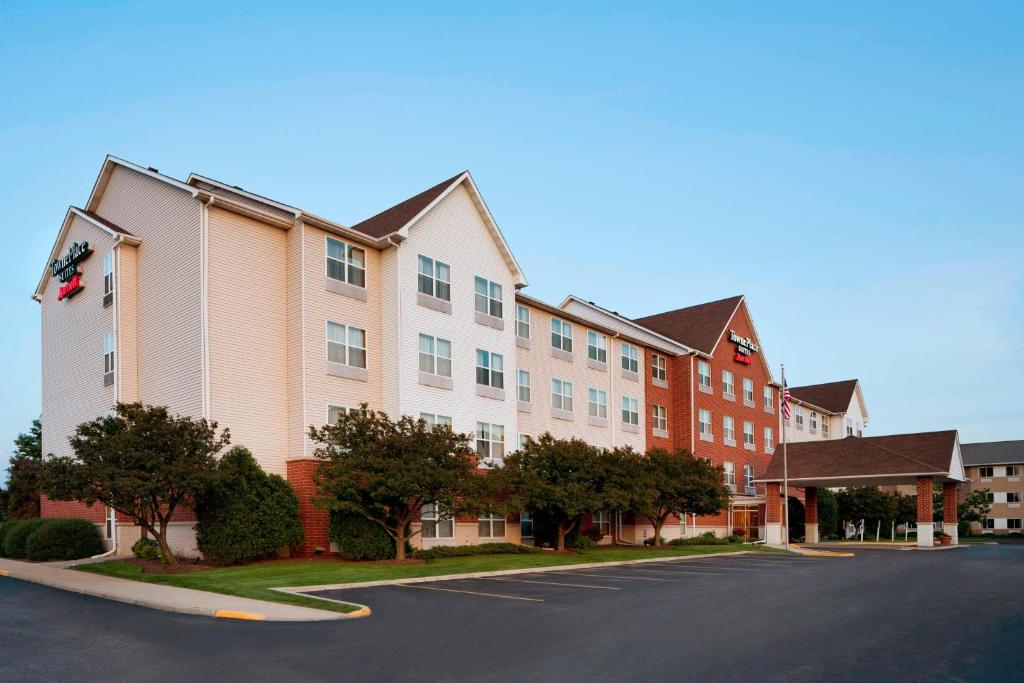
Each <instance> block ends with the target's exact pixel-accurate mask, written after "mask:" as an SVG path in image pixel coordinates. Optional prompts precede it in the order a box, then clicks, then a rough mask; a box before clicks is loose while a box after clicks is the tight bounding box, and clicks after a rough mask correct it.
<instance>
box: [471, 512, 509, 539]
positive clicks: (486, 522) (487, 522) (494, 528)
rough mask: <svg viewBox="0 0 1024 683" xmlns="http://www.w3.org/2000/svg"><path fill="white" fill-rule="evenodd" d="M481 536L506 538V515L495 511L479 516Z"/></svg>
mask: <svg viewBox="0 0 1024 683" xmlns="http://www.w3.org/2000/svg"><path fill="white" fill-rule="evenodd" d="M477 523H478V524H479V532H480V538H505V517H504V516H502V515H496V514H494V513H493V512H488V513H487V514H484V515H480V516H479V517H477Z"/></svg>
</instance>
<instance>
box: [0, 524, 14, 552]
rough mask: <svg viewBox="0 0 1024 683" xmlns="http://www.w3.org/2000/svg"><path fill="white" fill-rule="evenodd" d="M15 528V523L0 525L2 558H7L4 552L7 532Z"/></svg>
mask: <svg viewBox="0 0 1024 683" xmlns="http://www.w3.org/2000/svg"><path fill="white" fill-rule="evenodd" d="M13 526H14V522H13V521H10V522H4V523H2V524H0V557H7V554H6V553H5V552H4V538H5V537H6V536H7V532H8V530H9V529H11V528H12V527H13Z"/></svg>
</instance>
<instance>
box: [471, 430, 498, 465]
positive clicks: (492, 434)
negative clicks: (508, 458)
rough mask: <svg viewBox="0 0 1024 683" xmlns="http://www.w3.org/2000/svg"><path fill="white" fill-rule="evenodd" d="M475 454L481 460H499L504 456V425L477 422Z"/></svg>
mask: <svg viewBox="0 0 1024 683" xmlns="http://www.w3.org/2000/svg"><path fill="white" fill-rule="evenodd" d="M476 454H477V455H478V456H480V458H481V459H482V460H486V461H490V462H495V461H497V462H501V460H503V459H504V458H505V426H504V425H496V424H491V423H490V422H477V423H476Z"/></svg>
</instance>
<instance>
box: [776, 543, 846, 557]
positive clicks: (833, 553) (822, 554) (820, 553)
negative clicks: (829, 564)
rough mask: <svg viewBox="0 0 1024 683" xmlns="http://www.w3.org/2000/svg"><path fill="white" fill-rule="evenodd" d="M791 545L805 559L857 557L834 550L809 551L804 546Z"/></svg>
mask: <svg viewBox="0 0 1024 683" xmlns="http://www.w3.org/2000/svg"><path fill="white" fill-rule="evenodd" d="M790 545H791V546H792V547H794V548H796V549H797V554H798V555H803V556H804V557H856V555H854V554H853V553H848V552H836V551H832V550H809V549H808V548H805V547H804V546H802V545H797V544H796V543H791V544H790Z"/></svg>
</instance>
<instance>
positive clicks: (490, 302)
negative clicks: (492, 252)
mask: <svg viewBox="0 0 1024 683" xmlns="http://www.w3.org/2000/svg"><path fill="white" fill-rule="evenodd" d="M474 287H475V290H476V296H475V297H474V298H475V300H476V312H477V313H483V314H484V315H490V316H494V317H495V318H500V317H501V285H499V284H498V283H497V282H491V281H490V280H485V279H484V278H482V277H480V276H477V277H476V278H475V280H474Z"/></svg>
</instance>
